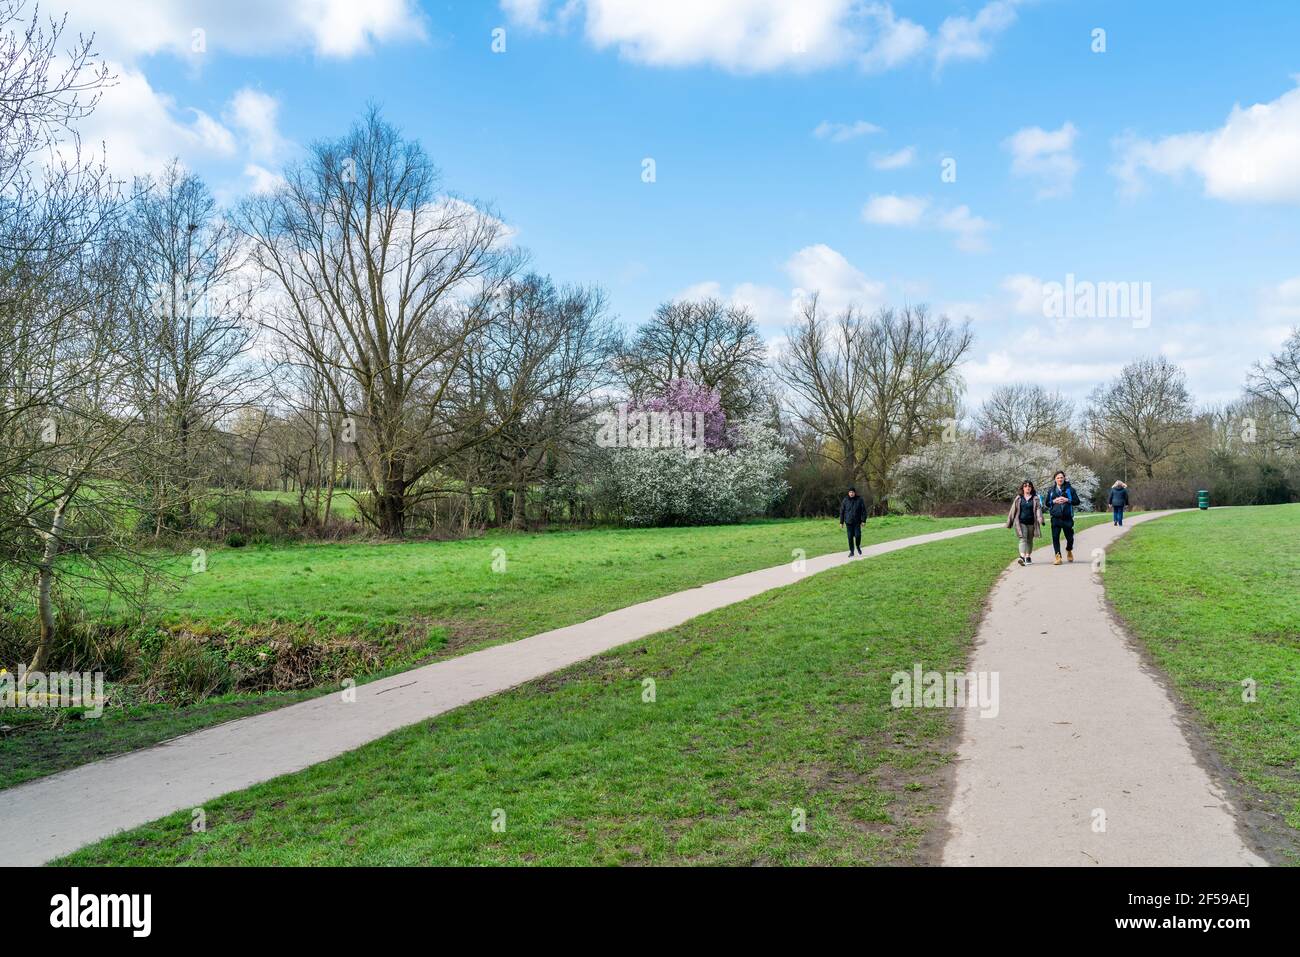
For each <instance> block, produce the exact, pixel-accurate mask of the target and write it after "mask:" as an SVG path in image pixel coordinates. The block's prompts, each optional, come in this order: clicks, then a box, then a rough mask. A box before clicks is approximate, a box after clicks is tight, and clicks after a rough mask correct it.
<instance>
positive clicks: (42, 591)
mask: <svg viewBox="0 0 1300 957" xmlns="http://www.w3.org/2000/svg"><path fill="white" fill-rule="evenodd" d="M67 507H68V499H67V498H66V497H65V498H63V499H61V500H60V501H59V504H58V505H57V506H55V508H54V520H53V521H52V522H51V523H50V531H49V532H46V533H43V535H44V538H45V549H44V551H43V552H42V553H41V562H40V564H39V565H38V566H37V592H36V607H37V611H38V613H39V614H40V619H41V636H40V640H39V641H38V642H37V643H36V653H35V655H34V656H33V657H32V663H31V665H29V666H28V669H27V670H28V671H44V670H45V664H46V662H47V661H49V658H50V650H51V649H52V648H53V646H54V605H53V601H52V599H51V596H50V591H51V588H52V586H53V584H54V559H55V558H56V557H57V556H58V554H59V545H60V544H61V542H62V540H63V515H64V511H65V510H66V509H67Z"/></svg>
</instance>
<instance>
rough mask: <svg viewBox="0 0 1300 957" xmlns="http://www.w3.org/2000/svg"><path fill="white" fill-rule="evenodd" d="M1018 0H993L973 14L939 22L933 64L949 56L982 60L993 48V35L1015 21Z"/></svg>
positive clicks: (951, 58)
mask: <svg viewBox="0 0 1300 957" xmlns="http://www.w3.org/2000/svg"><path fill="white" fill-rule="evenodd" d="M1017 2H1018V0H993V2H992V3H988V4H985V6H984V7H983V8H982V9H981V10H980V12H979V13H977V14H976V15H975V16H974V17H973V18H972V17H949V18H948V19H946V20H944V21H943V23H941V24H940V25H939V33H938V36H937V37H936V39H935V51H934V64H935V68H936V69H942V68H943V66H944V64H945V63H947V62H948V61H949V60H983V59H985V58H987V57H988V55H989V54H990V53H991V52H992V51H993V37H995V36H997V35H998V34H999V33H1001V32H1002V31H1003V30H1006V29H1007V27H1009V26H1011V24H1013V23H1015V22H1016V10H1015V8H1016V3H1017Z"/></svg>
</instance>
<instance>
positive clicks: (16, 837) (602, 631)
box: [0, 525, 998, 865]
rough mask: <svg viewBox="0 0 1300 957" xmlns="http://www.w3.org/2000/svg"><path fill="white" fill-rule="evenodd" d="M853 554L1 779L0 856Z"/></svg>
mask: <svg viewBox="0 0 1300 957" xmlns="http://www.w3.org/2000/svg"><path fill="white" fill-rule="evenodd" d="M996 527H998V526H996V525H974V526H970V527H967V528H957V529H949V530H947V531H942V532H933V533H931V534H929V535H917V536H913V537H912V538H901V539H897V540H895V541H891V542H881V543H880V544H878V545H871V546H868V547H867V548H864V549H863V550H862V552H863V557H864V558H870V557H873V556H876V555H883V554H885V553H887V552H892V551H896V550H898V549H900V548H907V547H908V546H911V545H921V544H924V543H926V542H935V541H940V540H942V539H946V538H955V537H957V536H959V535H969V534H971V533H973V532H980V531H984V530H986V529H990V528H996ZM856 560H857V559H850V558H849V557H848V555H847V554H845V553H836V554H833V555H823V556H820V557H818V558H809V559H806V560H805V561H804V562H803V563H802V565H801V566H800V567H796V565H795V563H794V562H793V561H792V562H791V563H790V564H787V565H781V566H778V567H776V568H767V569H763V570H761V571H756V572H749V573H748V574H744V575H737V576H736V577H734V578H727V579H724V580H723V581H718V582H713V583H712V584H708V585H703V586H701V587H699V588H692V589H688V590H687V591H682V592H677V593H676V594H672V595H665V596H664V597H662V598H656V599H654V600H652V601H646V602H642V603H640V604H638V605H631V606H629V607H627V608H623V609H620V610H618V611H613V612H610V613H609V614H607V615H601V616H600V617H599V618H593V619H591V620H590V621H585V622H582V623H581V624H577V625H571V626H569V627H567V628H557V629H555V630H554V631H547V632H543V633H542V634H540V635H533V636H532V637H530V638H524V639H522V640H521V641H515V642H510V643H509V644H504V645H496V646H493V647H491V648H485V649H483V650H482V651H475V652H472V653H470V654H467V655H462V656H461V657H459V658H451V659H449V660H447V661H440V662H437V663H436V664H431V665H426V666H424V667H422V668H416V669H414V670H412V671H406V672H403V673H402V674H398V675H393V676H392V677H388V678H382V679H380V680H378V681H373V682H370V683H368V684H364V685H360V686H358V687H357V688H356V689H355V700H354V701H351V702H349V701H345V700H343V696H342V694H328V695H324V696H322V697H319V698H314V699H312V700H310V701H304V702H301V703H299V704H294V705H289V706H288V707H285V708H280V709H279V710H277V711H270V712H267V713H265V714H259V715H253V716H251V717H248V718H240V719H238V720H236V721H230V722H227V723H226V724H221V725H216V726H215V727H212V728H207V729H205V730H202V731H195V732H193V733H191V734H187V735H183V736H182V737H179V738H173V739H172V740H170V741H165V742H163V743H162V744H158V745H155V746H153V747H151V748H145V749H143V750H141V751H133V752H130V753H128V754H123V755H120V756H118V757H114V758H108V759H106V760H103V761H97V762H95V763H94V764H88V765H85V766H83V767H79V768H73V769H72V770H70V771H63V772H60V773H59V774H54V775H51V776H50V777H46V778H39V779H37V780H35V781H31V782H29V783H27V784H20V785H19V786H17V787H14V788H9V789H6V790H0V834H3V835H4V839H3V842H2V843H0V846H2V847H3V850H0V864H6V865H35V864H42V863H44V862H46V861H49V860H52V859H54V858H56V857H60V856H62V855H64V854H68V853H69V852H71V851H74V850H76V849H77V848H79V847H82V846H84V845H86V844H90V843H92V842H94V841H98V840H100V839H102V838H105V837H108V836H109V835H110V834H113V833H115V832H117V831H120V830H124V829H128V828H132V827H138V826H139V825H141V824H146V823H148V822H149V821H153V820H156V819H157V818H160V817H163V816H164V815H167V814H171V813H172V812H173V811H178V810H181V809H182V808H195V807H198V806H200V805H201V804H203V803H204V802H205V801H210V800H212V799H213V798H216V797H220V796H221V795H222V794H227V793H229V792H231V791H238V790H241V789H243V788H246V787H250V786H252V785H254V784H257V783H258V782H259V781H266V780H269V779H271V778H275V777H279V776H280V775H282V774H290V773H292V772H294V771H300V770H302V769H303V768H305V767H309V766H311V765H313V764H318V763H320V762H321V761H327V760H329V759H330V758H333V757H337V756H338V755H340V754H343V753H344V752H346V751H351V750H353V749H355V748H359V747H361V745H363V744H366V743H367V742H369V741H374V740H375V739H376V738H381V737H383V736H384V735H386V734H389V733H390V732H392V731H396V730H397V729H398V728H402V727H405V726H407V725H410V724H415V723H417V722H420V721H423V720H425V719H427V718H432V717H434V716H435V715H439V714H442V713H443V712H446V711H450V710H451V709H453V708H458V707H460V706H461V705H464V704H468V703H469V702H471V701H476V700H478V699H479V698H485V697H487V696H489V695H493V694H497V693H498V692H501V691H505V690H506V689H508V688H513V687H515V686H516V685H520V684H523V683H524V682H526V681H531V680H533V679H534V678H540V677H541V676H543V675H546V674H549V673H550V672H552V671H556V670H558V669H560V668H565V667H567V666H569V665H572V664H574V663H576V662H579V661H582V660H584V659H586V658H590V657H592V656H594V655H598V654H600V653H602V652H605V651H608V650H609V649H611V648H615V647H617V646H618V645H622V644H626V643H627V642H629V641H635V640H637V639H638V638H644V637H646V636H648V635H652V634H655V633H656V632H660V631H664V630H665V629H668V628H674V627H676V626H677V625H680V624H682V623H683V622H685V621H688V620H690V619H691V618H694V617H696V616H697V615H702V614H704V613H705V612H709V611H713V610H714V609H715V608H722V607H724V606H726V605H730V604H733V603H735V602H738V601H744V600H745V599H746V598H752V597H753V596H755V595H758V594H761V593H763V592H765V591H768V590H770V589H773V588H780V587H781V586H783V585H789V584H791V583H793V582H795V581H797V580H799V579H801V578H804V577H806V576H808V575H812V574H815V573H817V572H821V571H826V570H827V569H829V568H836V567H838V566H840V565H844V564H847V563H848V562H850V561H856Z"/></svg>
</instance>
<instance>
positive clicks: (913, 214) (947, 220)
mask: <svg viewBox="0 0 1300 957" xmlns="http://www.w3.org/2000/svg"><path fill="white" fill-rule="evenodd" d="M862 219H863V221H865V222H868V223H871V224H873V225H876V226H930V227H933V228H935V229H939V230H942V231H943V232H947V233H952V234H953V235H955V236H956V240H955V243H956V246H957V248H958V249H960V250H962V251H963V252H983V251H984V250H986V249H987V248H988V244H987V242H986V241H985V239H984V234H985V233H986V232H988V231H989V230H990V229H992V228H993V224H992V223H990V222H989V221H988V220H987V219H983V218H981V217H979V216H976V215H974V214H973V213H972V212H971V211H970V207H969V206H965V205H962V206H954V207H952V208H951V209H947V210H936V211H935V212H934V213H933V214H931V212H930V200H929V198H928V197H925V196H898V195H896V194H893V193H890V194H886V195H883V196H872V197H871V198H870V199H868V200H867V203H866V205H865V206H863V207H862Z"/></svg>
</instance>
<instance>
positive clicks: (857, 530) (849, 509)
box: [840, 485, 867, 558]
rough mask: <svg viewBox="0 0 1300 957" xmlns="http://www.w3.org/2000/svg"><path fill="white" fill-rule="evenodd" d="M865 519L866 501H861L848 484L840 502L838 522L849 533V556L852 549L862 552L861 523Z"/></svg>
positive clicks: (855, 490)
mask: <svg viewBox="0 0 1300 957" xmlns="http://www.w3.org/2000/svg"><path fill="white" fill-rule="evenodd" d="M866 520H867V503H866V502H864V501H862V496H861V495H859V494H858V490H857V489H856V488H854V487H853V486H852V485H850V486H849V492H848V494H847V495H845V496H844V500H843V501H841V502H840V524H841V525H843V526H844V530H845V531H846V532H848V535H849V558H852V557H853V549H855V548H856V549H857V550H858V554H859V555H861V554H862V523H863V522H865V521H866Z"/></svg>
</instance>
